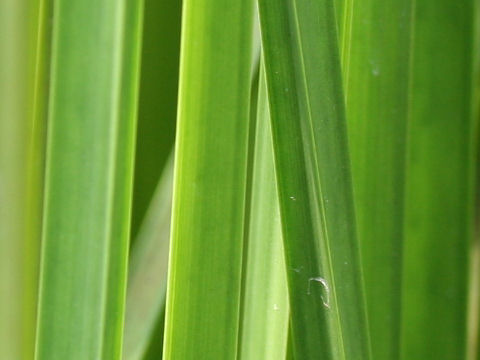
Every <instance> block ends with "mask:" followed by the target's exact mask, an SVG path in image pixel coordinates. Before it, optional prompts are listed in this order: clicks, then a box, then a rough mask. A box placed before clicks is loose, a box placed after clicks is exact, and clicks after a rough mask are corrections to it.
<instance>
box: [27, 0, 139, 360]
mask: <svg viewBox="0 0 480 360" xmlns="http://www.w3.org/2000/svg"><path fill="white" fill-rule="evenodd" d="M140 13H141V2H138V1H133V0H125V1H113V0H104V1H93V0H87V1H83V0H82V1H77V0H74V1H71V0H70V1H64V0H59V1H56V2H55V4H54V10H53V19H54V23H53V41H52V46H53V48H52V66H51V69H52V73H51V88H50V105H49V125H48V141H47V164H46V180H45V182H46V185H45V186H46V188H45V208H44V209H45V220H44V228H43V248H42V272H41V284H40V304H39V317H38V334H37V346H36V359H38V360H42V359H48V360H55V359H66V358H68V359H72V360H76V359H79V360H80V359H82V360H84V359H85V360H87V359H100V358H101V359H118V358H120V351H121V342H122V331H123V308H124V296H125V282H126V281H125V280H126V260H127V249H128V234H129V218H130V198H131V182H132V169H133V145H134V144H133V141H134V135H135V121H134V119H135V112H136V88H137V80H138V53H139V51H138V50H139V29H140ZM80 29H81V30H80ZM73 349H74V350H73Z"/></svg>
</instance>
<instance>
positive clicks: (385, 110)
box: [345, 0, 412, 360]
mask: <svg viewBox="0 0 480 360" xmlns="http://www.w3.org/2000/svg"><path fill="white" fill-rule="evenodd" d="M411 3H412V1H411V0H385V1H380V2H379V1H376V0H365V1H356V2H355V7H354V9H353V24H352V38H351V45H350V52H349V53H348V54H346V57H347V58H348V59H349V60H348V73H349V76H348V79H345V80H346V82H345V83H346V92H347V93H348V95H347V96H346V98H347V119H348V135H349V140H350V153H351V160H352V176H353V185H354V194H355V205H356V208H355V210H356V218H357V231H358V238H359V242H360V248H361V254H362V265H363V273H364V278H365V290H366V299H367V308H368V323H369V331H370V337H371V342H372V357H373V359H377V360H384V359H389V360H395V359H398V357H399V336H400V303H401V294H400V290H401V266H402V262H401V259H402V258H401V254H402V245H403V236H402V235H403V231H402V230H403V202H404V200H403V199H404V191H403V188H404V181H405V156H406V154H405V152H406V147H405V143H406V128H407V113H408V91H409V87H408V86H409V82H408V79H409V70H410V66H409V53H410V28H411V16H410V14H411ZM405 290H406V291H408V289H405Z"/></svg>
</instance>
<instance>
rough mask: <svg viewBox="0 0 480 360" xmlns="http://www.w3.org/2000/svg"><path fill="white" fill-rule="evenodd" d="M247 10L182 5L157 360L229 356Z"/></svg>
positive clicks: (237, 263) (236, 288)
mask: <svg viewBox="0 0 480 360" xmlns="http://www.w3.org/2000/svg"><path fill="white" fill-rule="evenodd" d="M252 8H253V4H252V2H251V1H249V0H247V1H235V0H227V1H225V0H186V1H185V2H184V8H183V19H182V21H183V27H182V31H183V32H182V46H181V64H180V74H181V76H180V85H179V86H180V90H179V113H178V130H177V140H176V141H177V143H176V144H177V147H176V157H175V175H174V176H175V178H174V179H175V180H174V195H173V215H172V216H173V219H172V238H171V239H172V240H171V252H170V265H169V280H168V291H167V309H166V323H165V343H164V358H165V359H182V360H186V359H195V360H201V359H234V358H235V356H236V354H237V339H238V322H239V307H240V304H239V303H240V290H241V286H240V285H241V280H240V277H241V273H242V249H243V228H244V224H243V222H244V205H245V187H246V168H247V166H246V165H247V137H248V136H247V135H248V124H249V101H250V99H249V93H250V80H251V75H250V73H251V67H252V66H251V58H252V57H251V52H252V51H251V41H252V18H253V15H252V13H253V11H252Z"/></svg>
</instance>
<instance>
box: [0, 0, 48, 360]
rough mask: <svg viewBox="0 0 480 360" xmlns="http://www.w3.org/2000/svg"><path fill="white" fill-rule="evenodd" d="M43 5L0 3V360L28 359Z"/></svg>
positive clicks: (36, 244) (37, 215) (37, 218)
mask: <svg viewBox="0 0 480 360" xmlns="http://www.w3.org/2000/svg"><path fill="white" fill-rule="evenodd" d="M45 15H46V6H45V2H44V1H40V0H29V1H15V0H12V1H10V0H5V1H2V2H0V183H1V184H0V358H1V359H31V358H32V357H33V352H34V337H35V322H36V313H35V310H36V300H37V279H38V259H39V249H40V223H41V198H42V197H41V193H42V181H41V179H42V169H43V127H44V124H45V118H44V111H43V109H44V102H45V96H46V94H45V85H46V84H45V74H46V71H45V70H46V68H45V58H46V47H45V38H46V37H45V31H44V30H45V19H46V16H45Z"/></svg>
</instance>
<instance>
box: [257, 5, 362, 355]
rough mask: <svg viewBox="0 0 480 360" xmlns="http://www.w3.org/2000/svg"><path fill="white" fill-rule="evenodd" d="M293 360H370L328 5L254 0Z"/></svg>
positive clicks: (331, 15) (337, 65)
mask: <svg viewBox="0 0 480 360" xmlns="http://www.w3.org/2000/svg"><path fill="white" fill-rule="evenodd" d="M259 4H260V22H261V29H262V40H263V47H264V51H265V52H264V55H265V64H266V75H267V84H268V94H269V102H270V111H271V121H272V130H273V143H274V155H275V168H276V174H277V184H278V191H279V198H280V212H281V217H282V227H283V237H284V244H285V252H286V262H287V277H288V284H289V293H290V306H291V325H292V342H293V347H294V349H293V352H294V355H295V358H296V359H297V360H299V359H362V360H363V359H369V357H370V355H369V344H368V334H367V323H366V316H365V306H364V298H363V296H364V295H363V288H362V276H361V268H360V261H359V253H358V244H357V240H356V234H355V216H354V209H353V198H352V189H351V181H350V169H349V158H348V143H347V136H346V122H345V115H344V103H343V101H344V100H343V93H342V82H341V74H340V59H339V55H338V52H339V50H338V42H337V35H336V31H337V29H336V26H337V24H336V21H335V15H334V7H333V3H332V2H329V1H318V2H312V1H306V0H289V1H282V2H278V1H274V0H261V1H260V2H259Z"/></svg>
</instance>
